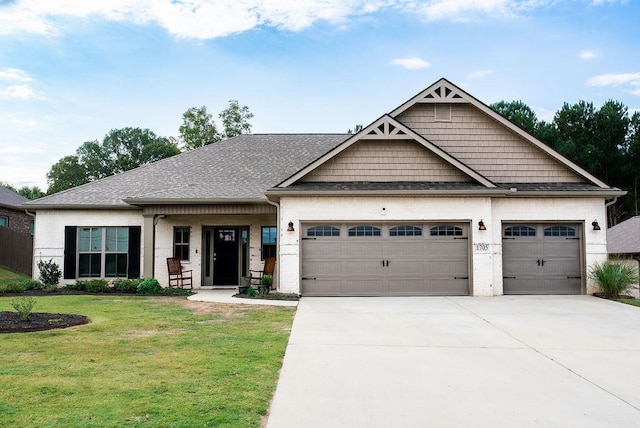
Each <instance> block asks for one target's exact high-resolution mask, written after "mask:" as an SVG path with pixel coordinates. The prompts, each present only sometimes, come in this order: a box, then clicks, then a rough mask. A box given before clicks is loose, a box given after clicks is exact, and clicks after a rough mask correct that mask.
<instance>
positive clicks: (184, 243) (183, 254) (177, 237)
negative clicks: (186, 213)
mask: <svg viewBox="0 0 640 428" xmlns="http://www.w3.org/2000/svg"><path fill="white" fill-rule="evenodd" d="M190 232H191V228H190V227H189V226H176V227H174V228H173V257H180V260H189V235H190Z"/></svg>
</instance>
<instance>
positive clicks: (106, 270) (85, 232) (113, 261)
mask: <svg viewBox="0 0 640 428" xmlns="http://www.w3.org/2000/svg"><path fill="white" fill-rule="evenodd" d="M128 251H129V228H128V227H80V228H78V276H79V277H80V278H101V277H107V278H118V277H126V276H127V268H128V263H129V254H128Z"/></svg>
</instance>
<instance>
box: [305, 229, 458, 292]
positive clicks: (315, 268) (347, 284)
mask: <svg viewBox="0 0 640 428" xmlns="http://www.w3.org/2000/svg"><path fill="white" fill-rule="evenodd" d="M302 234H303V237H302V286H301V288H302V294H303V295H305V296H419V295H467V294H469V259H468V257H469V256H468V253H469V239H468V225H467V224H464V223H461V224H457V223H455V224H423V223H414V224H368V223H367V224H305V225H303V227H302Z"/></svg>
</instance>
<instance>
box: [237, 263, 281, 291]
mask: <svg viewBox="0 0 640 428" xmlns="http://www.w3.org/2000/svg"><path fill="white" fill-rule="evenodd" d="M275 268H276V258H275V257H266V258H265V259H264V267H263V268H262V270H249V276H245V277H244V279H245V281H247V284H249V285H256V286H260V285H262V277H264V276H265V275H270V276H271V277H273V271H274V270H275Z"/></svg>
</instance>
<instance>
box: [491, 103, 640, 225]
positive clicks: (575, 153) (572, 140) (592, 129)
mask: <svg viewBox="0 0 640 428" xmlns="http://www.w3.org/2000/svg"><path fill="white" fill-rule="evenodd" d="M491 108H493V109H494V110H495V111H496V112H498V113H500V114H501V115H503V116H504V117H506V118H507V119H509V120H511V121H512V122H513V123H515V124H516V125H518V126H519V127H521V128H522V129H524V130H525V131H527V132H528V133H530V134H531V135H533V136H534V137H536V138H537V139H538V140H540V141H542V142H543V143H545V144H546V145H548V146H549V147H551V148H553V149H554V150H556V151H557V152H558V153H560V154H561V155H563V156H564V157H566V158H568V159H569V160H571V161H572V162H574V163H576V164H578V165H579V166H581V167H582V168H584V169H585V170H587V171H589V172H590V173H591V174H592V175H594V176H596V177H597V178H599V179H601V180H602V181H604V182H605V183H607V184H608V185H610V186H613V187H618V188H620V189H622V190H627V191H628V192H629V193H628V194H627V195H626V196H624V197H622V198H619V199H618V201H617V202H616V203H615V204H613V205H612V206H611V207H610V208H609V212H608V213H607V215H608V223H609V226H613V225H615V224H617V223H619V222H621V221H624V220H626V219H628V218H630V217H633V216H636V215H638V214H640V213H639V210H638V208H639V202H640V201H639V200H638V190H639V189H638V185H640V183H639V181H640V112H634V113H633V114H631V115H630V114H629V109H628V108H627V106H625V105H624V104H623V103H621V102H618V101H613V100H609V101H607V102H605V103H604V104H603V105H602V107H600V108H599V109H596V108H595V107H594V105H593V103H591V102H586V101H579V102H577V103H576V104H569V103H564V104H563V106H562V107H561V108H560V109H559V110H558V111H557V112H556V113H555V115H554V116H553V119H552V120H551V121H550V122H547V121H544V120H539V119H538V118H537V116H536V114H535V113H534V111H533V110H532V109H531V108H530V107H529V106H527V105H526V104H525V103H523V102H522V101H510V102H506V101H500V102H497V103H495V104H492V105H491Z"/></svg>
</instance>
